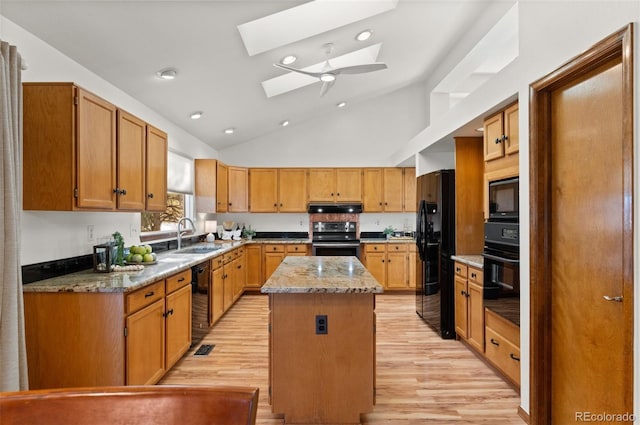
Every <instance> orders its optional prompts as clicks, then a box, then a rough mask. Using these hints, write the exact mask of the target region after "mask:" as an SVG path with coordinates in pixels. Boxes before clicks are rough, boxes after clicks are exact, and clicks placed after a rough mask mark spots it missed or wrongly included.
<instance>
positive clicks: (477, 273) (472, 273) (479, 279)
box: [467, 267, 484, 285]
mask: <svg viewBox="0 0 640 425" xmlns="http://www.w3.org/2000/svg"><path fill="white" fill-rule="evenodd" d="M467 274H468V275H469V280H470V281H471V282H473V283H477V284H478V285H483V283H484V280H483V276H484V274H483V272H482V270H480V269H476V268H474V267H469V268H468V269H467Z"/></svg>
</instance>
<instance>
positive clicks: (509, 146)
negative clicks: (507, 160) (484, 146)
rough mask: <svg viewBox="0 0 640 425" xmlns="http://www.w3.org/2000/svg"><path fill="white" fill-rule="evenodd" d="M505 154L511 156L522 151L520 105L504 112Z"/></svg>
mask: <svg viewBox="0 0 640 425" xmlns="http://www.w3.org/2000/svg"><path fill="white" fill-rule="evenodd" d="M503 116H504V135H505V140H504V153H505V154H506V155H511V154H514V153H516V152H518V151H519V150H520V134H519V131H520V124H519V120H518V103H515V104H514V105H511V106H509V107H508V108H507V109H505V110H504V115H503Z"/></svg>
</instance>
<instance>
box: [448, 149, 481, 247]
mask: <svg viewBox="0 0 640 425" xmlns="http://www.w3.org/2000/svg"><path fill="white" fill-rule="evenodd" d="M455 143H456V254H458V255H478V254H480V253H481V252H482V251H483V249H484V217H483V207H482V203H483V199H484V198H483V193H484V189H483V188H484V178H483V175H484V161H483V157H482V137H456V138H455Z"/></svg>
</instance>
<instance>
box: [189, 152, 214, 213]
mask: <svg viewBox="0 0 640 425" xmlns="http://www.w3.org/2000/svg"><path fill="white" fill-rule="evenodd" d="M193 170H194V173H193V174H194V189H195V208H196V213H215V212H216V211H217V201H216V199H217V198H216V195H217V186H216V181H217V170H218V161H217V160H215V159H194V160H193Z"/></svg>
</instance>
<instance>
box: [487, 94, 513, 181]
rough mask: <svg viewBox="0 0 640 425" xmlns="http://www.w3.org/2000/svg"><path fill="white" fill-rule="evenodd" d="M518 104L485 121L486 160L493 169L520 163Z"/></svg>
mask: <svg viewBox="0 0 640 425" xmlns="http://www.w3.org/2000/svg"><path fill="white" fill-rule="evenodd" d="M518 132H519V124H518V104H517V103H515V104H513V105H511V106H509V107H508V108H506V109H504V110H502V111H500V112H498V113H496V114H494V115H492V116H490V117H488V118H487V119H486V120H485V121H484V160H485V161H486V162H487V167H488V168H489V169H490V170H491V169H494V168H495V167H506V166H511V165H514V164H517V163H518V157H517V155H514V154H516V153H518V151H519V148H520V146H519V133H518Z"/></svg>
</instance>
